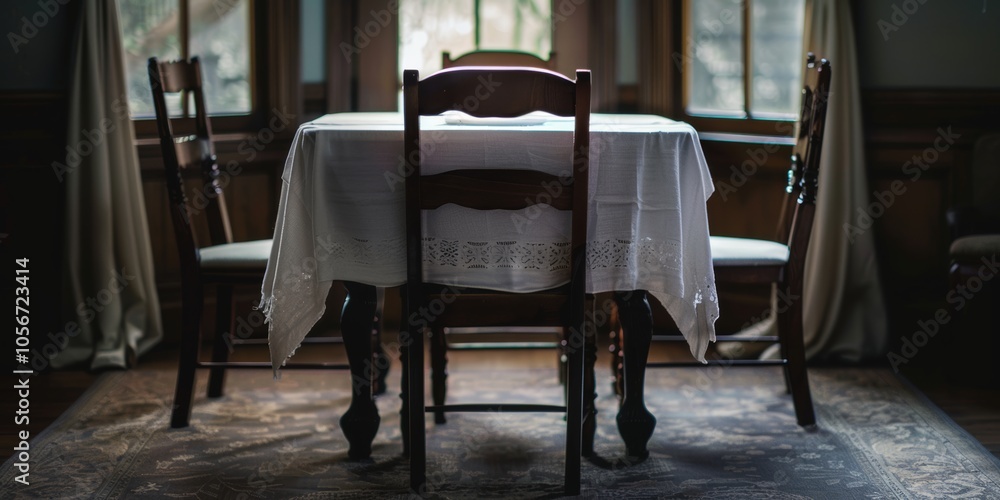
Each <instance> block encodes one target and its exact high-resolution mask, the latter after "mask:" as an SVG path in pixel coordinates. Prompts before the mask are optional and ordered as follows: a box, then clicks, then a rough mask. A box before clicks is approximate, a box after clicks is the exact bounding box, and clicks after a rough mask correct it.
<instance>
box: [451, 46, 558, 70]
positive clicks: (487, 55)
mask: <svg viewBox="0 0 1000 500" xmlns="http://www.w3.org/2000/svg"><path fill="white" fill-rule="evenodd" d="M458 66H523V67H528V68H541V69H548V70H552V71H557V70H556V53H555V52H549V59H548V60H547V61H546V60H545V59H542V58H541V57H538V56H536V55H534V54H531V53H529V52H520V51H516V50H476V51H473V52H469V53H467V54H463V55H462V56H460V57H458V58H456V59H452V58H451V52H442V53H441V68H442V69H448V68H454V67H458Z"/></svg>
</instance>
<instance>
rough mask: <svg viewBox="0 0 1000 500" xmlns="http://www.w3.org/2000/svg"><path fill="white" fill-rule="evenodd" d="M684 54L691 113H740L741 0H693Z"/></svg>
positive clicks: (741, 59) (741, 62)
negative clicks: (689, 31) (688, 63)
mask: <svg viewBox="0 0 1000 500" xmlns="http://www.w3.org/2000/svg"><path fill="white" fill-rule="evenodd" d="M689 5H690V6H691V33H690V36H689V37H687V40H686V43H687V44H688V46H687V47H686V49H685V50H686V52H685V54H686V55H687V56H688V57H687V58H685V59H686V60H687V61H689V62H690V66H689V67H688V68H684V69H683V71H686V72H687V82H686V83H687V86H688V89H689V94H688V95H689V101H688V112H689V113H691V114H723V115H732V114H742V113H743V102H744V96H743V20H742V9H741V1H740V0H696V1H695V0H692V1H691V2H689Z"/></svg>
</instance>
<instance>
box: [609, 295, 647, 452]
mask: <svg viewBox="0 0 1000 500" xmlns="http://www.w3.org/2000/svg"><path fill="white" fill-rule="evenodd" d="M615 303H616V304H617V305H618V311H619V321H621V325H622V339H621V340H622V342H623V344H624V346H623V349H624V357H623V359H622V365H623V366H622V368H623V371H624V372H625V373H624V375H625V384H624V385H625V387H624V388H623V389H624V397H623V399H622V403H621V407H620V408H619V410H618V418H617V422H618V433H619V434H621V436H622V439H623V440H624V441H625V449H626V455H627V456H628V458H629V459H630V460H633V461H641V460H645V459H646V457H648V456H649V450H647V449H646V443H647V442H648V441H649V438H650V437H651V436H652V435H653V428H655V427H656V418H655V417H653V414H652V413H649V410H647V409H646V402H645V400H644V399H643V386H644V384H645V380H646V358H647V357H648V356H649V343H650V341H651V340H652V337H653V313H652V310H651V309H650V307H649V301H648V299H647V298H646V291H645V290H634V291H631V292H615Z"/></svg>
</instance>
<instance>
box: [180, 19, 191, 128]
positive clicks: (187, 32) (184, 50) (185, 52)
mask: <svg viewBox="0 0 1000 500" xmlns="http://www.w3.org/2000/svg"><path fill="white" fill-rule="evenodd" d="M178 1H179V2H180V6H179V12H178V14H177V15H178V17H179V19H180V23H178V24H179V25H180V44H181V60H182V61H187V60H188V59H190V58H191V56H190V50H191V49H190V41H189V38H190V36H191V24H190V23H191V16H190V9H189V8H188V7H189V5H188V0H178ZM190 100H191V99H190V98H188V93H187V92H182V93H181V113H182V116H184V117H185V118H189V117H190V116H191V114H190V113H189V112H188V111H189V105H188V101H190Z"/></svg>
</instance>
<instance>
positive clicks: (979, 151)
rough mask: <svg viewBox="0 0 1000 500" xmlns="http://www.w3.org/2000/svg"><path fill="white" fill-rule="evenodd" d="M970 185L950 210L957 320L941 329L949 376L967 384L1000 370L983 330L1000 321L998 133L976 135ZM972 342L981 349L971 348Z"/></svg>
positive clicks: (986, 380) (992, 381)
mask: <svg viewBox="0 0 1000 500" xmlns="http://www.w3.org/2000/svg"><path fill="white" fill-rule="evenodd" d="M968 185H969V188H970V189H969V191H968V192H966V193H963V194H964V195H963V196H962V197H961V198H960V199H961V202H960V203H958V204H956V206H954V207H953V208H951V209H949V210H948V212H947V213H946V219H947V222H948V226H949V229H950V231H951V238H952V241H951V244H950V246H949V248H948V256H949V260H950V268H949V276H948V277H949V285H950V286H949V291H948V294H947V295H946V300H947V301H948V304H949V306H950V310H951V311H953V313H954V321H951V322H949V323H948V324H947V325H945V326H944V327H943V329H944V330H946V331H948V332H949V333H950V334H949V335H948V336H947V337H946V338H947V339H948V340H949V341H950V342H949V343H948V347H949V354H950V355H951V356H952V358H951V359H953V360H954V361H955V363H954V369H951V370H949V371H948V373H947V376H948V377H949V378H950V379H952V380H954V381H955V382H957V383H961V384H963V385H975V386H980V387H991V386H992V387H996V386H997V384H998V382H997V380H998V377H997V374H998V373H1000V371H998V370H997V368H996V364H995V363H993V359H992V355H991V353H993V352H996V349H997V347H1000V345H998V344H1000V342H998V341H997V339H996V336H995V335H983V333H985V332H990V331H996V330H997V326H998V324H1000V315H997V314H996V310H995V309H994V305H995V304H997V303H998V302H997V298H1000V285H998V284H997V281H1000V280H997V279H996V271H995V269H994V266H995V264H994V263H995V262H996V259H997V256H998V255H1000V133H997V132H992V133H987V134H984V135H982V136H980V137H979V138H978V139H976V142H975V144H974V145H973V149H972V171H971V175H970V177H969V182H968ZM977 335H978V337H977ZM970 345H976V346H977V348H976V349H972V350H970V349H969V348H968V347H969V346H970Z"/></svg>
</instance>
